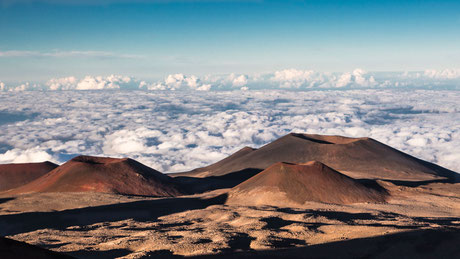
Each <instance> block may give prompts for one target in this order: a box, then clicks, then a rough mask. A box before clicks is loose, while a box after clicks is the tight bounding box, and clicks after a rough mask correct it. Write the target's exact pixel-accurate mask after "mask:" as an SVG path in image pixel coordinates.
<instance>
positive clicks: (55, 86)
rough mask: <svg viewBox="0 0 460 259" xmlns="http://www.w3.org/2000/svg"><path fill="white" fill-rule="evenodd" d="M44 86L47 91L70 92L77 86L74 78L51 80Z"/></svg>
mask: <svg viewBox="0 0 460 259" xmlns="http://www.w3.org/2000/svg"><path fill="white" fill-rule="evenodd" d="M46 85H47V86H48V87H49V90H70V89H75V88H76V87H75V86H76V85H77V78H75V77H74V76H69V77H63V78H52V79H50V80H49V81H48V82H47V83H46Z"/></svg>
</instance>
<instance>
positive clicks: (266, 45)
mask: <svg viewBox="0 0 460 259" xmlns="http://www.w3.org/2000/svg"><path fill="white" fill-rule="evenodd" d="M0 35H1V37H0V81H1V82H4V83H6V84H8V85H10V84H15V85H19V83H25V82H29V83H30V84H36V83H42V84H43V83H46V82H47V81H48V80H50V79H52V78H66V77H76V78H84V77H86V76H93V77H96V76H104V77H107V76H110V75H112V74H116V75H124V76H130V77H135V78H138V79H139V80H145V81H148V82H150V83H153V82H157V81H158V80H162V79H163V78H166V77H167V76H168V75H175V74H184V75H189V76H192V75H195V76H197V77H203V76H206V75H221V74H226V75H227V74H231V73H235V74H249V75H254V74H258V73H267V72H271V71H281V70H284V69H291V68H294V69H298V70H308V71H309V70H313V71H319V72H342V73H343V72H350V71H353V70H354V69H355V68H361V69H364V70H365V71H400V72H404V71H422V72H423V71H425V70H426V69H435V70H438V71H441V70H444V69H458V68H460V2H459V1H449V0H444V1H433V0H424V1H422V0H417V1H415V0H408V1H393V0H386V1H383V0H376V1H363V0H361V1H356V0H350V1H343V0H321V1H317V0H310V1H307V0H306V1H302V0H287V1H263V0H258V1H225V0H221V1H211V0H209V1H205V0H202V1H193V0H192V1H185V0H183V1H172V0H171V1H168V0H157V1H149V0H136V1H125V0H95V1H76V0H75V1H74V0H67V1H66V0H63V1H57V0H14V1H13V0H0Z"/></svg>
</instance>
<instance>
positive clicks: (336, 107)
mask: <svg viewBox="0 0 460 259" xmlns="http://www.w3.org/2000/svg"><path fill="white" fill-rule="evenodd" d="M307 74H308V73H307ZM291 75H293V76H292V77H290V78H298V76H297V75H295V73H294V74H291ZM304 75H305V74H304ZM304 75H301V77H303V76H304ZM351 75H352V79H351V80H356V78H354V79H353V77H357V76H356V75H355V74H353V73H351ZM285 77H287V75H285ZM178 78H179V80H176V79H177V78H175V79H174V80H171V81H168V82H172V83H178V82H180V83H179V85H181V86H183V85H184V84H185V87H189V86H188V83H187V80H186V79H184V78H185V77H184V78H182V77H178ZM231 78H233V80H234V79H236V78H238V76H234V77H226V79H225V80H226V81H225V82H229V84H233V81H232V79H231ZM102 79H103V80H104V82H105V81H107V82H112V83H113V84H118V85H119V86H120V88H122V86H121V85H123V84H124V83H126V82H125V81H128V80H127V79H126V80H124V79H123V78H122V77H121V78H118V77H114V78H113V79H108V78H102ZM94 80H95V82H94V81H93V80H88V81H90V82H91V83H90V85H92V84H96V85H99V83H100V82H99V81H98V80H97V79H94ZM296 80H297V79H295V80H294V81H296ZM75 81H76V82H78V83H79V82H80V81H78V80H75ZM240 81H244V80H240V79H238V80H237V82H240ZM358 81H359V79H358ZM368 81H369V79H368ZM98 82H99V83H98ZM130 82H131V81H129V82H127V84H129V83H130ZM184 82H185V83H184ZM194 82H195V81H194V79H193V80H192V85H193V84H195V83H194ZM196 82H198V83H197V84H196V85H198V87H200V86H199V85H200V82H199V81H196ZM248 82H249V79H248ZM296 82H297V81H296ZM78 83H76V84H78ZM60 84H63V85H65V84H75V82H74V79H72V78H68V79H67V80H63V82H61V83H60ZM237 84H239V83H237ZM241 85H243V84H239V85H238V86H235V88H237V89H239V87H240V86H241ZM459 99H460V92H459V91H455V90H437V91H433V90H401V89H393V90H391V89H386V90H380V89H367V90H361V89H360V90H346V91H338V90H322V91H286V90H263V91H211V92H206V91H198V92H195V93H194V94H192V95H191V94H190V92H187V91H139V90H137V91H117V90H112V91H90V92H87V91H75V90H74V91H62V92H59V91H50V92H30V91H24V92H10V93H0V131H1V132H2V134H1V135H0V163H11V162H26V161H41V160H52V161H55V162H59V163H62V162H64V161H66V160H68V159H70V158H71V157H73V156H75V155H77V154H88V155H106V156H115V157H124V156H129V157H132V158H134V159H138V160H139V161H141V162H143V163H145V164H147V165H149V166H151V167H153V168H155V169H157V170H160V171H163V172H178V171H184V170H189V169H193V168H196V167H200V166H204V165H207V164H210V163H213V162H216V161H217V160H219V159H222V158H224V157H226V156H227V155H229V154H231V153H233V152H235V151H237V150H238V149H240V148H242V147H244V146H252V147H260V146H261V145H264V144H266V143H268V142H270V141H273V140H275V139H276V138H278V137H280V136H283V135H285V134H287V133H289V132H307V133H319V134H339V135H346V136H351V137H361V136H370V137H373V138H375V139H377V140H379V141H381V142H383V143H386V144H388V145H391V146H393V147H395V148H397V149H400V150H402V151H404V152H407V153H409V154H411V155H414V156H416V157H419V158H421V159H424V160H428V161H431V162H435V163H438V164H440V165H442V166H445V167H447V168H449V169H452V170H456V171H460V156H459V154H460V125H459V124H458V121H460V103H459V102H458V100H459Z"/></svg>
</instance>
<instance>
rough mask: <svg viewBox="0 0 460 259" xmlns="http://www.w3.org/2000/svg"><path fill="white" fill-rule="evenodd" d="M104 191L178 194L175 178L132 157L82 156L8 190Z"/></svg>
mask: <svg viewBox="0 0 460 259" xmlns="http://www.w3.org/2000/svg"><path fill="white" fill-rule="evenodd" d="M31 192H103V193H117V194H126V195H145V196H165V197H170V196H178V195H181V194H182V192H181V191H180V188H179V187H178V185H176V184H175V181H174V179H172V178H171V177H169V176H167V175H164V174H162V173H160V172H158V171H156V170H154V169H152V168H150V167H147V166H145V165H143V164H141V163H139V162H137V161H135V160H132V159H129V158H122V159H119V158H107V157H92V156H78V157H75V158H73V159H71V160H70V161H68V162H66V163H64V164H63V165H61V166H59V167H58V168H56V169H54V170H53V171H51V172H49V173H48V174H46V175H44V176H42V177H40V178H38V179H37V180H35V181H33V182H30V183H28V184H26V185H24V186H21V187H19V188H16V189H13V190H11V191H8V192H5V194H19V193H31Z"/></svg>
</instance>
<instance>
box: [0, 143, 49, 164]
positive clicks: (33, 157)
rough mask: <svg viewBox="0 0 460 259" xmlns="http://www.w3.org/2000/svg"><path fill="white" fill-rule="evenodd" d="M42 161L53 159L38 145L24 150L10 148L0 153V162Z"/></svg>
mask: <svg viewBox="0 0 460 259" xmlns="http://www.w3.org/2000/svg"><path fill="white" fill-rule="evenodd" d="M43 161H54V158H53V157H52V156H51V155H50V154H48V153H47V152H46V151H44V150H42V149H40V148H39V147H34V148H30V149H26V150H21V149H17V148H15V149H12V150H8V151H6V152H5V153H4V154H0V162H1V163H33V162H43Z"/></svg>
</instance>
